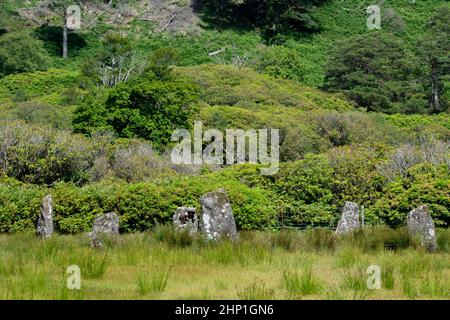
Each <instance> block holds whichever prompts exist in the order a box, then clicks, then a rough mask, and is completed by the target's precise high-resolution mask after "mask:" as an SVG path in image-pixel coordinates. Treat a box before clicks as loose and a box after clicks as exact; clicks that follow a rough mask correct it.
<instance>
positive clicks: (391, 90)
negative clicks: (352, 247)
mask: <svg viewBox="0 0 450 320" xmlns="http://www.w3.org/2000/svg"><path fill="white" fill-rule="evenodd" d="M415 66H416V63H415V60H414V57H413V56H412V55H411V54H410V53H409V52H408V51H407V50H406V49H405V47H404V45H403V44H402V42H401V41H400V40H399V39H398V38H396V37H395V36H393V35H391V34H388V33H383V32H381V31H374V32H371V33H370V34H368V35H358V36H354V37H352V38H350V39H345V40H343V41H341V42H339V43H337V44H336V45H335V48H334V51H333V52H331V54H330V57H329V62H328V66H327V74H326V78H325V87H326V88H327V89H328V90H332V91H341V92H344V93H345V94H346V95H347V96H348V97H349V98H350V99H352V100H354V101H355V102H356V103H357V104H358V105H359V106H361V107H365V108H367V109H368V110H370V111H379V112H386V113H395V112H403V113H423V112H425V107H424V106H425V104H426V103H425V100H424V92H423V89H422V87H421V86H420V85H419V84H416V83H415V81H414V79H415V72H416V70H415Z"/></svg>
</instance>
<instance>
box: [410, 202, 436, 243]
mask: <svg viewBox="0 0 450 320" xmlns="http://www.w3.org/2000/svg"><path fill="white" fill-rule="evenodd" d="M406 225H407V228H408V232H409V234H410V235H411V236H413V237H417V238H419V240H420V242H421V245H422V246H424V247H426V248H427V249H428V250H430V251H434V250H436V249H437V247H438V246H437V242H436V229H435V227H434V222H433V219H432V218H431V215H430V213H429V211H428V207H427V206H426V205H423V206H420V207H418V208H416V209H414V210H412V211H411V212H409V213H408V217H407V219H406Z"/></svg>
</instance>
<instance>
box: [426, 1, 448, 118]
mask: <svg viewBox="0 0 450 320" xmlns="http://www.w3.org/2000/svg"><path fill="white" fill-rule="evenodd" d="M426 30H427V32H426V34H425V36H424V37H423V39H422V40H421V42H420V44H419V53H420V55H421V57H422V58H423V60H424V61H425V62H426V65H427V68H428V72H427V78H428V83H429V85H428V87H429V99H428V101H429V106H430V110H431V112H433V113H436V112H441V111H445V110H446V109H447V108H448V105H449V101H448V100H447V99H448V98H445V97H448V96H449V93H448V91H450V89H449V86H450V84H449V83H450V76H449V74H450V36H449V35H450V8H449V7H443V8H442V9H441V10H439V11H438V13H437V14H435V15H434V16H433V17H432V18H431V19H430V20H429V21H428V22H427V24H426ZM446 91H447V94H446Z"/></svg>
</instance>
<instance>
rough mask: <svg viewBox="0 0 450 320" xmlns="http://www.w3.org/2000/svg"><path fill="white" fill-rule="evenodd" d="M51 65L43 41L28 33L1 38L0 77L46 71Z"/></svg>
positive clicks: (10, 34) (8, 34) (12, 34)
mask: <svg viewBox="0 0 450 320" xmlns="http://www.w3.org/2000/svg"><path fill="white" fill-rule="evenodd" d="M49 65H50V59H49V57H48V55H47V52H46V51H45V50H44V48H43V45H42V42H41V41H39V40H36V39H34V38H32V37H30V36H29V35H28V34H26V33H7V34H5V35H3V36H2V37H1V38H0V77H3V76H6V75H8V74H14V73H21V72H33V71H39V70H46V69H47V68H48V66H49Z"/></svg>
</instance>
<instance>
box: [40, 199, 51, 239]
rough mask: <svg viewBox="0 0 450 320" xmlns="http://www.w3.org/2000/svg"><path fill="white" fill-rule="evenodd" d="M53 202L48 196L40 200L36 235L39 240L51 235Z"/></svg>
mask: <svg viewBox="0 0 450 320" xmlns="http://www.w3.org/2000/svg"><path fill="white" fill-rule="evenodd" d="M52 204H53V200H52V196H51V195H48V196H45V197H44V198H43V199H42V203H41V213H40V215H39V218H38V222H37V227H36V235H37V236H38V237H40V238H49V237H51V235H52V234H53V207H52Z"/></svg>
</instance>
